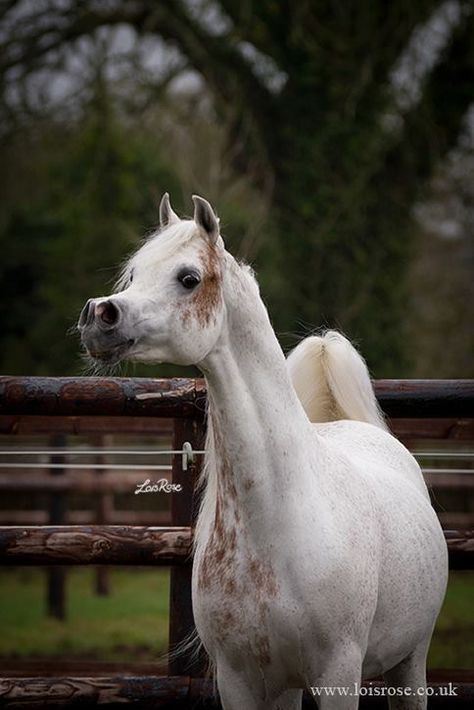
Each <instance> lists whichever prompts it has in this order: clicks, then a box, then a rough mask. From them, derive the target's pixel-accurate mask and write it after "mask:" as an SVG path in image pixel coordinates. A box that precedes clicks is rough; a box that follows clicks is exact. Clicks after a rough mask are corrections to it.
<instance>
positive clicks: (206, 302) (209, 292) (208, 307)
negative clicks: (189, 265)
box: [181, 240, 222, 328]
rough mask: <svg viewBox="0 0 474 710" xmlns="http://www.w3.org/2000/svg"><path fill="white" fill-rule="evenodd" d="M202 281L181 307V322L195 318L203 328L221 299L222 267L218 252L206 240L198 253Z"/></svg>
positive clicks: (212, 315)
mask: <svg viewBox="0 0 474 710" xmlns="http://www.w3.org/2000/svg"><path fill="white" fill-rule="evenodd" d="M199 255H200V257H201V266H202V279H201V283H200V284H199V286H198V287H197V288H196V290H195V292H194V294H193V296H192V297H191V300H190V301H189V302H188V303H186V305H182V306H181V320H182V321H183V322H186V321H188V320H189V319H190V318H191V317H193V318H195V319H196V320H197V321H198V323H199V324H200V325H201V326H202V327H203V328H204V327H206V326H207V325H209V323H210V322H211V320H212V319H213V317H214V316H215V313H216V311H217V308H218V306H219V303H220V302H221V299H222V265H221V261H220V258H219V254H218V250H217V248H216V247H215V246H213V245H212V244H210V243H209V242H208V241H207V240H206V242H205V244H204V246H203V247H202V249H201V251H200V254H199Z"/></svg>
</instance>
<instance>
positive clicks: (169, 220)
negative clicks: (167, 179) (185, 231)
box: [160, 192, 179, 229]
mask: <svg viewBox="0 0 474 710" xmlns="http://www.w3.org/2000/svg"><path fill="white" fill-rule="evenodd" d="M175 222H179V217H178V215H177V214H176V212H174V210H173V208H172V207H171V204H170V196H169V194H168V193H167V192H165V194H164V195H163V197H162V198H161V202H160V227H161V228H162V229H164V228H165V227H169V226H170V224H174V223H175Z"/></svg>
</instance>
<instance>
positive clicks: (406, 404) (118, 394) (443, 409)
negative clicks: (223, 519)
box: [0, 377, 474, 708]
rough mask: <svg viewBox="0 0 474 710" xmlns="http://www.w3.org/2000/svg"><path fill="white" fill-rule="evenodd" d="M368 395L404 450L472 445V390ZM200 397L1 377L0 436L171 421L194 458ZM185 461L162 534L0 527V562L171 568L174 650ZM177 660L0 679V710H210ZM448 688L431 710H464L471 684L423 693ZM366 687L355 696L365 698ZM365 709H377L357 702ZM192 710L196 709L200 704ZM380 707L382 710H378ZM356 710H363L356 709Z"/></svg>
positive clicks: (186, 589) (197, 679)
mask: <svg viewBox="0 0 474 710" xmlns="http://www.w3.org/2000/svg"><path fill="white" fill-rule="evenodd" d="M375 389H376V394H377V397H378V400H379V403H380V405H381V407H382V409H383V410H384V411H385V413H386V414H387V415H388V416H389V417H390V418H391V423H392V427H393V429H394V431H395V432H396V433H398V434H399V435H400V436H401V437H402V438H403V439H404V440H405V441H408V440H410V436H411V435H412V434H413V430H414V427H413V426H412V427H411V428H410V422H414V421H417V427H418V428H417V438H419V432H420V431H423V432H424V433H425V436H426V437H427V438H430V439H433V438H449V439H451V440H455V441H473V440H474V427H473V421H474V419H473V415H474V382H473V381H462V380H456V381H425V380H421V381H400V380H396V381H394V380H379V381H377V382H375ZM205 399H206V392H205V386H204V383H203V381H202V380H194V379H169V380H153V379H131V378H123V379H118V378H116V379H103V378H29V377H0V432H4V433H15V432H22V431H27V430H28V429H29V428H30V429H32V428H33V429H35V427H36V430H37V429H38V428H40V429H41V430H42V431H43V432H45V433H51V432H54V433H78V432H84V431H89V430H90V431H94V432H96V433H97V432H101V431H102V432H103V431H109V432H110V431H114V425H116V426H117V428H121V427H123V422H124V420H133V419H136V420H137V421H140V422H151V423H150V424H149V426H148V429H149V430H150V431H153V426H154V425H153V420H156V418H163V417H164V418H172V419H173V420H174V428H173V449H175V450H181V449H182V447H183V444H184V443H185V442H189V443H191V445H192V447H193V448H194V449H202V448H203V443H204V428H205V417H204V412H205ZM201 461H202V459H201V457H196V458H195V460H194V462H193V463H191V465H190V466H189V468H188V470H187V471H184V470H183V466H182V457H180V456H175V457H174V462H173V481H174V482H175V483H180V484H181V486H182V487H183V491H182V493H180V494H179V495H173V496H172V499H171V520H172V525H171V526H170V527H147V526H126V525H118V526H117V525H88V526H72V525H49V526H28V527H20V526H2V527H0V563H1V564H4V565H54V566H56V567H54V568H56V569H57V566H59V565H66V564H67V565H71V564H72V565H89V564H94V565H97V564H100V565H171V584H170V622H169V623H170V633H169V637H170V646H171V647H172V648H174V647H176V646H177V645H178V644H179V643H180V642H181V641H182V640H183V639H184V638H185V637H186V636H187V635H188V633H189V632H190V631H191V630H192V629H193V618H192V609H191V543H192V524H193V514H194V512H195V508H196V505H195V503H196V501H195V500H194V483H195V480H196V476H197V474H198V471H199V467H200V465H201ZM445 535H446V539H447V544H448V549H449V557H450V567H451V568H455V569H474V531H472V530H471V531H469V530H462V531H454V530H449V531H445ZM202 670H203V669H202V665H201V664H200V663H199V662H198V663H197V664H195V665H194V666H193V665H192V662H191V659H190V657H189V656H188V655H187V654H181V655H180V656H177V657H174V658H173V659H172V660H171V661H170V664H169V671H168V672H169V675H168V676H163V677H159V676H139V677H134V676H107V677H97V676H95V677H90V676H84V677H83V676H81V677H75V678H65V677H61V678H55V677H31V678H21V677H16V676H14V675H12V676H11V677H0V705H2V706H4V707H12V708H13V707H15V708H20V707H39V706H42V707H48V706H52V705H55V706H58V705H59V706H69V705H82V706H86V705H87V706H91V705H98V704H103V705H107V706H108V707H110V708H112V707H115V706H117V707H118V706H119V705H120V706H121V705H123V703H133V704H134V705H135V706H136V707H154V708H157V707H162V708H165V707H173V708H178V707H183V708H185V707H186V708H188V707H195V703H196V701H197V700H199V701H200V702H201V703H204V704H205V706H206V707H217V705H216V700H215V699H214V698H213V692H212V684H211V683H210V681H207V680H205V679H204V678H203V677H202ZM448 679H449V680H454V681H455V684H456V687H457V696H456V698H447V699H444V698H443V697H441V696H440V697H433V698H432V699H430V706H431V707H451V705H452V704H453V703H454V702H455V703H456V707H468V706H469V707H472V705H473V703H474V682H473V680H474V678H473V677H472V675H469V674H468V675H467V676H466V674H465V673H464V674H462V673H458V672H456V671H452V672H450V673H449V674H448V676H447V677H442V678H441V677H435V678H432V679H430V687H432V688H433V689H434V692H436V690H437V689H438V688H439V687H440V686H442V685H445V684H446V682H447V680H448ZM368 685H369V684H365V686H364V687H368ZM364 703H366V704H367V706H368V707H381V705H380V704H378V703H380V700H379V699H377V698H376V697H368V698H367V699H366V700H364ZM200 706H201V707H203V705H202V704H201V705H200ZM382 706H383V705H382ZM361 707H363V704H361Z"/></svg>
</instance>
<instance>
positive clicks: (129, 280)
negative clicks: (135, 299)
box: [128, 271, 133, 284]
mask: <svg viewBox="0 0 474 710" xmlns="http://www.w3.org/2000/svg"><path fill="white" fill-rule="evenodd" d="M132 281H133V271H131V272H130V274H129V276H128V283H130V284H131V283H132Z"/></svg>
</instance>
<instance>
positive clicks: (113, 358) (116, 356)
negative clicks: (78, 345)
mask: <svg viewBox="0 0 474 710" xmlns="http://www.w3.org/2000/svg"><path fill="white" fill-rule="evenodd" d="M134 344H135V339H134V338H130V339H129V340H124V341H123V342H122V343H119V344H118V345H114V347H113V348H108V349H107V350H97V349H95V348H94V349H93V348H88V347H87V346H86V350H87V353H88V355H90V356H91V357H92V358H93V359H94V360H99V361H100V362H105V363H107V364H109V365H115V364H117V363H119V362H120V360H122V359H123V358H124V357H125V355H126V354H127V353H128V352H129V351H130V350H131V348H132V347H133V345H134Z"/></svg>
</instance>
